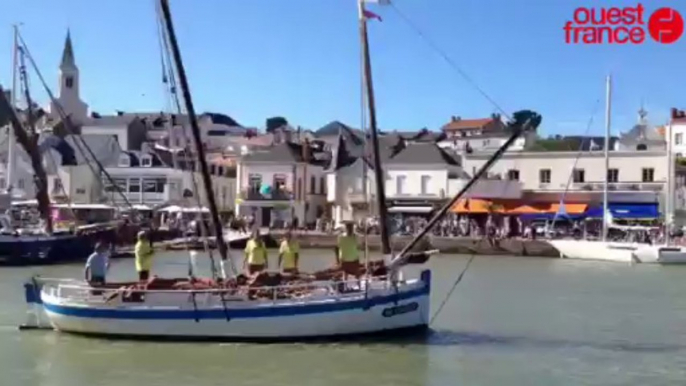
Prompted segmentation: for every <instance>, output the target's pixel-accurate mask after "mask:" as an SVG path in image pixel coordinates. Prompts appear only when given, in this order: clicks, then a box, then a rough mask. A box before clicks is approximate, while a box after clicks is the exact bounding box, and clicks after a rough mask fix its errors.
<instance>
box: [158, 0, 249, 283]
mask: <svg viewBox="0 0 686 386" xmlns="http://www.w3.org/2000/svg"><path fill="white" fill-rule="evenodd" d="M155 11H156V14H157V21H158V23H157V25H158V38H159V42H160V49H161V58H162V66H163V71H164V74H163V79H162V81H163V83H166V84H168V88H167V92H168V97H169V99H170V100H171V103H172V104H173V105H174V106H175V107H176V111H178V112H179V113H180V114H182V113H183V111H184V110H183V108H182V106H181V102H180V101H179V96H178V87H177V84H176V73H175V67H174V65H173V63H172V59H171V48H170V47H169V40H168V39H169V37H168V35H167V33H166V30H165V28H164V22H165V21H164V17H163V15H162V10H161V8H160V4H159V2H157V1H156V2H155ZM165 61H166V66H165ZM172 123H173V122H172ZM181 131H182V135H183V137H184V143H185V144H186V145H187V144H189V143H190V142H191V140H190V138H189V137H188V133H187V132H186V130H185V128H184V127H183V125H182V130H181ZM170 141H171V138H170ZM170 145H171V142H170ZM170 149H171V146H170ZM184 150H185V154H186V157H185V158H186V159H187V155H188V154H187V153H191V150H190V147H188V146H186V147H185V148H184ZM185 161H186V160H184V166H187V165H186V162H185ZM182 169H184V168H182ZM190 172H191V182H192V186H193V190H194V197H195V199H196V202H197V204H198V208H202V202H201V200H200V195H199V193H198V192H199V183H198V181H197V179H196V175H195V174H196V173H195V170H190ZM197 221H198V222H199V224H200V231H201V237H202V239H203V247H204V249H205V252H206V253H207V254H208V256H209V258H210V262H211V270H212V277H213V278H214V279H216V278H217V277H218V273H217V266H216V264H215V259H214V255H213V252H212V249H211V248H210V247H209V241H208V236H209V229H207V225H206V224H205V221H204V220H203V219H202V212H200V213H198V215H197ZM215 237H224V235H223V234H221V235H216V236H215ZM227 260H229V267H230V268H231V271H232V273H233V274H234V275H237V274H238V270H237V268H236V266H235V263H234V261H233V259H232V258H231V255H230V252H229V256H228V259H227ZM220 265H221V266H220V268H221V274H222V276H224V274H225V272H224V270H223V262H222V261H220ZM224 279H225V277H224Z"/></svg>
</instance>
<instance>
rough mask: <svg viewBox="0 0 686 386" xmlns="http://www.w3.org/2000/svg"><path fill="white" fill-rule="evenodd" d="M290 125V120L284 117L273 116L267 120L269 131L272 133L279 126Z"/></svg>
mask: <svg viewBox="0 0 686 386" xmlns="http://www.w3.org/2000/svg"><path fill="white" fill-rule="evenodd" d="M286 125H288V120H286V118H284V117H271V118H267V122H266V124H265V126H266V130H267V133H271V132H273V131H274V130H276V129H278V128H279V127H282V126H286Z"/></svg>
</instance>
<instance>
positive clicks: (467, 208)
mask: <svg viewBox="0 0 686 386" xmlns="http://www.w3.org/2000/svg"><path fill="white" fill-rule="evenodd" d="M503 209H504V208H503V207H502V205H499V204H497V203H494V202H493V201H491V200H483V199H480V198H463V199H461V200H459V201H458V202H457V203H456V204H455V205H454V206H453V207H452V212H454V213H464V214H466V213H502V212H503Z"/></svg>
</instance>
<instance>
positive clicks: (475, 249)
mask: <svg viewBox="0 0 686 386" xmlns="http://www.w3.org/2000/svg"><path fill="white" fill-rule="evenodd" d="M283 234H284V232H283V231H271V232H270V233H269V235H268V238H270V239H272V240H271V241H272V242H268V245H269V244H271V245H275V244H277V243H278V241H279V240H281V239H282V237H283ZM297 238H298V241H299V242H300V247H301V248H331V249H333V248H334V247H335V246H336V239H337V236H336V235H334V234H325V233H314V232H306V233H298V234H297ZM367 239H368V245H369V249H370V250H373V251H378V250H380V249H381V238H380V237H379V236H378V235H369V236H367ZM411 240H412V237H411V236H393V237H391V244H392V248H393V250H394V251H400V249H402V248H403V247H404V246H405V245H407V243H409V242H410V241H411ZM358 242H359V246H360V248H364V237H362V236H358ZM423 247H424V248H429V249H438V250H440V251H441V253H460V254H478V255H498V256H531V257H551V258H557V257H559V256H560V254H559V253H558V252H557V251H556V250H555V248H553V247H552V246H551V245H550V244H548V243H547V242H545V241H543V240H525V239H503V240H499V241H498V242H497V243H494V245H491V244H490V243H489V241H488V240H487V239H485V238H469V237H437V236H430V237H427V239H426V241H424V245H423Z"/></svg>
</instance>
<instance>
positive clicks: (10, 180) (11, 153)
mask: <svg viewBox="0 0 686 386" xmlns="http://www.w3.org/2000/svg"><path fill="white" fill-rule="evenodd" d="M17 28H18V27H17V25H16V24H15V25H12V31H13V33H14V45H13V47H12V95H10V98H11V100H10V103H11V104H12V108H15V109H16V108H17V67H18V65H19V62H18V61H19V31H18V30H17ZM15 146H16V139H15V138H14V125H12V124H10V125H9V129H8V137H7V165H6V167H7V174H6V176H5V177H6V178H5V180H6V181H5V184H6V187H7V192H8V193H9V194H10V200H11V199H12V188H13V187H14V168H15V165H16V154H17V153H16V150H15Z"/></svg>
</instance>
